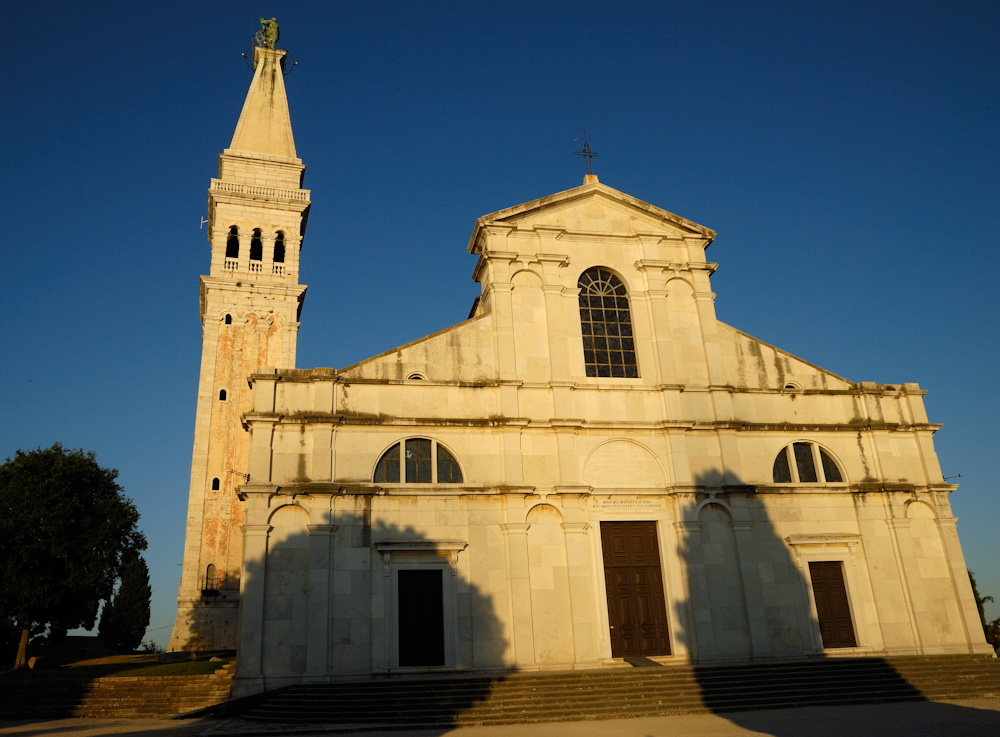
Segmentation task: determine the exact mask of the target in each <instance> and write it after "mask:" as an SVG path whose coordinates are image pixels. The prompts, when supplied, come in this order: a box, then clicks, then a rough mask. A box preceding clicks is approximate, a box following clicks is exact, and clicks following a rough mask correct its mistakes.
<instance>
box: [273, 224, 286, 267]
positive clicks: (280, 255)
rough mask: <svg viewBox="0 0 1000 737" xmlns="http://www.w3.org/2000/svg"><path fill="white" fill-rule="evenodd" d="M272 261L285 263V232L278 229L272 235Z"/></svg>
mask: <svg viewBox="0 0 1000 737" xmlns="http://www.w3.org/2000/svg"><path fill="white" fill-rule="evenodd" d="M274 263H276V264H283V263H285V234H284V233H282V232H281V231H280V230H279V231H278V232H277V234H276V235H275V236H274Z"/></svg>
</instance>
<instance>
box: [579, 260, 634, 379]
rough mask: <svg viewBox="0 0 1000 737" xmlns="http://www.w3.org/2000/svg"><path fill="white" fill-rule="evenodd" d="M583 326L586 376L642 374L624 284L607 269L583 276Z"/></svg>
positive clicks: (580, 283)
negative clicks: (636, 356) (638, 363)
mask: <svg viewBox="0 0 1000 737" xmlns="http://www.w3.org/2000/svg"><path fill="white" fill-rule="evenodd" d="M577 286H578V287H579V288H580V325H581V327H582V330H583V364H584V366H585V368H586V370H587V376H612V377H619V378H623V379H635V378H638V377H639V367H638V365H637V364H636V360H635V339H634V338H633V336H632V315H631V312H630V311H629V304H628V294H627V293H626V289H625V284H624V283H622V280H621V279H619V278H618V277H617V276H615V275H614V274H612V273H611V272H610V271H609V270H608V269H604V268H601V267H594V268H592V269H587V270H586V271H585V272H583V273H582V274H581V275H580V279H579V281H578V282H577Z"/></svg>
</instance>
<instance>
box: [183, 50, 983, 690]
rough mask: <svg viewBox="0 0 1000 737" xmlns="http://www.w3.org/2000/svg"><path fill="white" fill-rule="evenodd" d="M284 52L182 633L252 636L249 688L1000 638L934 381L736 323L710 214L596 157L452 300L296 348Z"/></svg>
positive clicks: (521, 212) (216, 366)
mask: <svg viewBox="0 0 1000 737" xmlns="http://www.w3.org/2000/svg"><path fill="white" fill-rule="evenodd" d="M280 53H281V52H277V51H273V50H266V49H258V53H257V56H258V57H259V59H258V66H257V70H256V72H255V77H254V82H253V83H252V84H251V91H250V94H249V95H248V98H247V103H246V105H245V106H244V110H243V114H242V116H241V118H240V124H239V126H238V128H237V132H236V135H235V136H234V139H233V144H232V145H231V146H230V149H227V151H226V152H225V153H224V154H223V156H222V163H221V165H220V170H221V171H220V178H219V179H218V180H213V182H212V189H211V190H210V197H209V218H210V221H211V224H210V239H211V242H212V271H211V275H210V276H209V277H203V278H202V318H203V321H204V324H205V332H204V336H205V337H204V341H205V342H204V353H205V355H204V356H203V362H202V376H201V382H202V384H201V388H200V389H199V405H198V419H197V426H196V440H195V453H194V463H193V469H192V482H191V492H190V497H189V519H188V540H187V545H186V548H185V567H184V574H183V578H182V582H181V596H180V599H179V601H180V606H179V612H178V621H177V625H176V626H175V630H174V636H173V638H172V641H171V648H172V649H198V648H207V647H210V646H211V647H224V646H231V645H234V646H236V647H237V648H238V653H239V657H238V664H237V691H238V692H239V693H253V692H257V691H260V690H263V689H269V688H274V687H278V686H281V685H286V684H290V683H298V682H307V681H324V680H328V679H333V678H342V677H352V676H363V675H367V674H374V673H394V672H414V671H421V672H423V671H442V670H444V671H447V670H483V671H502V670H510V669H520V670H531V669H558V668H596V667H613V666H616V665H621V664H623V663H624V662H625V659H627V658H632V657H641V658H651V659H655V660H660V661H662V662H670V661H672V660H673V661H682V662H688V661H693V662H712V661H716V660H747V659H761V658H789V657H806V656H817V657H818V656H834V655H874V654H934V653H983V654H988V653H990V652H991V648H989V646H988V645H986V643H985V641H984V638H983V634H982V628H981V626H980V622H979V617H978V613H977V610H976V606H975V601H974V599H973V595H972V590H971V587H970V585H969V579H968V574H967V572H966V567H965V562H964V558H963V555H962V551H961V547H960V544H959V540H958V536H957V532H956V527H955V518H954V516H953V515H952V512H951V508H950V506H949V502H948V497H949V494H950V493H951V492H952V491H954V490H955V488H956V487H955V486H954V485H950V484H948V483H947V482H946V480H945V479H944V478H943V477H942V475H941V470H940V468H939V465H938V461H937V457H936V455H935V452H934V446H933V440H932V437H933V434H934V432H935V431H936V430H937V428H938V426H937V425H934V424H932V423H931V422H929V420H928V418H927V415H926V412H925V409H924V404H923V399H922V397H923V394H924V393H923V392H922V391H921V390H920V389H919V387H918V386H917V385H916V384H910V383H906V384H875V383H868V382H862V383H856V382H853V381H850V380H847V379H844V378H841V377H839V376H836V375H834V374H832V373H830V372H828V371H825V370H823V369H821V368H819V367H817V366H815V365H813V364H810V363H808V362H807V361H804V360H802V359H800V358H797V357H795V356H794V355H792V354H790V353H788V352H786V351H783V350H781V349H779V348H776V347H774V346H771V345H768V344H766V343H764V342H762V341H760V340H757V339H756V338H753V337H752V336H749V335H747V334H745V333H742V332H740V331H739V330H738V329H736V328H733V327H730V326H729V325H726V324H724V323H722V322H720V321H719V320H718V319H717V318H716V315H715V310H714V306H713V298H714V294H713V292H712V287H711V276H712V274H713V272H714V271H715V269H716V264H714V263H712V262H710V261H708V260H707V258H706V249H707V248H708V247H709V246H710V244H711V243H712V241H713V239H714V237H715V233H714V232H713V231H711V230H710V229H708V228H706V227H703V226H701V225H698V224H696V223H693V222H691V221H689V220H686V219H684V218H682V217H679V216H677V215H674V214H671V213H669V212H667V211H665V210H662V209H660V208H658V207H655V206H653V205H650V204H647V203H645V202H642V201H640V200H638V199H636V198H634V197H631V196H629V195H627V194H624V193H623V192H620V191H617V190H615V189H612V188H611V187H608V186H606V185H604V184H602V183H600V182H599V181H598V180H597V178H596V177H594V176H589V175H588V177H586V179H585V181H584V183H583V185H582V186H579V187H576V188H574V189H570V190H567V191H565V192H561V193H558V194H554V195H551V196H548V197H544V198H542V199H538V200H533V201H531V202H527V203H525V204H522V205H517V206H515V207H510V208H507V209H505V210H501V211H499V212H495V213H492V214H490V215H486V216H483V217H481V218H479V219H478V221H477V222H476V225H475V227H474V229H473V232H472V236H471V238H470V240H469V244H468V251H469V253H470V254H472V255H473V256H474V257H475V259H476V265H475V268H474V270H473V278H474V279H475V280H476V281H477V282H479V283H480V284H481V286H482V295H481V297H480V298H478V299H477V301H476V303H475V306H474V307H473V310H472V313H471V315H470V316H469V318H468V319H466V320H465V321H463V322H460V323H458V324H457V325H454V326H452V327H449V328H446V329H444V330H442V331H440V332H438V333H435V334H433V335H430V336H427V337H424V338H421V339H419V340H416V341H414V342H412V343H409V344H407V345H404V346H400V347H397V348H393V349H392V350H389V351H387V352H386V353H383V354H381V355H378V356H375V357H373V358H370V359H368V360H365V361H362V362H360V363H358V364H355V365H353V366H348V367H346V368H342V369H339V370H334V369H323V368H318V369H312V370H302V369H296V368H294V345H295V331H296V329H297V325H298V322H297V320H298V310H299V308H300V306H301V304H302V297H303V294H304V290H305V288H304V287H303V286H301V285H299V284H298V278H297V277H298V254H299V250H300V245H301V238H302V235H303V233H304V229H305V217H306V214H307V213H308V207H309V194H308V191H307V190H303V189H301V188H300V187H301V175H302V171H303V170H302V166H301V161H300V160H298V159H297V158H295V152H294V144H291V140H292V138H291V127H290V124H289V123H288V122H287V121H288V118H287V103H286V102H285V100H284V86H283V82H282V81H281V75H280ZM268 65H270V69H271V72H270V73H269V72H268V71H267V67H268ZM268 74H270V77H271V78H270V80H269V79H268ZM279 88H280V89H279ZM277 97H280V99H277ZM255 99H256V100H258V101H260V100H263V99H267V100H268V103H267V104H266V105H264V104H261V105H257V106H256V107H255V103H254V100H255ZM278 103H280V104H278ZM279 109H280V110H283V111H284V112H283V113H282V114H277V113H275V110H279ZM247 131H256V133H254V135H253V136H248V135H246V132H247ZM289 144H290V147H289ZM254 233H257V234H258V235H256V236H255V235H254ZM244 234H249V239H248V240H247V241H246V242H245V241H244V239H245V238H246V236H245V235H244ZM233 236H235V238H236V243H235V244H233V243H231V241H230V239H231V237H233ZM255 237H259V238H260V241H261V246H260V248H259V249H258V250H257V251H255V250H254V245H253V239H254V238H255ZM279 242H280V243H281V246H282V249H281V253H282V261H281V262H280V263H281V264H282V268H280V269H279V268H278V264H279V262H278V261H277V258H276V255H275V254H277V253H278V250H277V245H276V244H277V243H279ZM227 249H229V253H235V254H236V255H235V256H232V257H230V255H229V253H227ZM244 252H246V256H247V257H246V260H245V261H244V255H243V254H244ZM260 253H263V257H262V258H258V259H255V258H254V256H255V254H260ZM269 253H270V254H272V256H271V260H270V262H269V261H268V254H269ZM255 262H259V263H256V264H255ZM255 268H256V269H257V270H256V271H254V269H255ZM223 390H226V391H227V392H228V393H227V394H226V395H225V397H226V398H225V399H222V398H220V397H221V396H222V395H221V392H222V391H223ZM227 469H228V470H227ZM229 470H235V471H238V472H239V473H236V474H233V473H229ZM227 474H228V475H227ZM217 482H218V486H217V487H216V483H217ZM220 571H222V573H223V575H224V578H225V580H226V581H238V588H236V587H232V588H228V589H227V588H223V587H221V586H219V585H218V576H219V575H220ZM212 576H215V577H216V579H215V580H213V579H212ZM213 583H214V584H215V587H214V588H213V586H212V584H213Z"/></svg>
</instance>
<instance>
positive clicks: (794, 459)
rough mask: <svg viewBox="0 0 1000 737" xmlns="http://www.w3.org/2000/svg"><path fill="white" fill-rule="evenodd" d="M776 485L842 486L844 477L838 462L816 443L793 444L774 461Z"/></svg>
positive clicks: (786, 447) (783, 450)
mask: <svg viewBox="0 0 1000 737" xmlns="http://www.w3.org/2000/svg"><path fill="white" fill-rule="evenodd" d="M771 473H772V477H773V478H774V483H776V484H823V483H826V484H842V483H844V475H843V474H842V473H841V472H840V468H839V467H838V466H837V463H836V461H834V460H833V458H832V457H831V456H830V454H829V453H827V452H826V451H825V450H823V449H822V448H821V447H819V445H817V444H816V443H803V442H799V443H791V444H790V445H786V446H785V447H784V448H782V449H781V450H780V451H779V452H778V455H777V457H776V458H775V459H774V467H773V469H772V472H771Z"/></svg>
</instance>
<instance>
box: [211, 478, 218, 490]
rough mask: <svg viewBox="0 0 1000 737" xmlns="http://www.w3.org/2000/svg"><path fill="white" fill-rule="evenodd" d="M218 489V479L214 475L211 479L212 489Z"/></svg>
mask: <svg viewBox="0 0 1000 737" xmlns="http://www.w3.org/2000/svg"><path fill="white" fill-rule="evenodd" d="M218 490H219V479H218V477H216V478H214V479H212V491H218Z"/></svg>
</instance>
